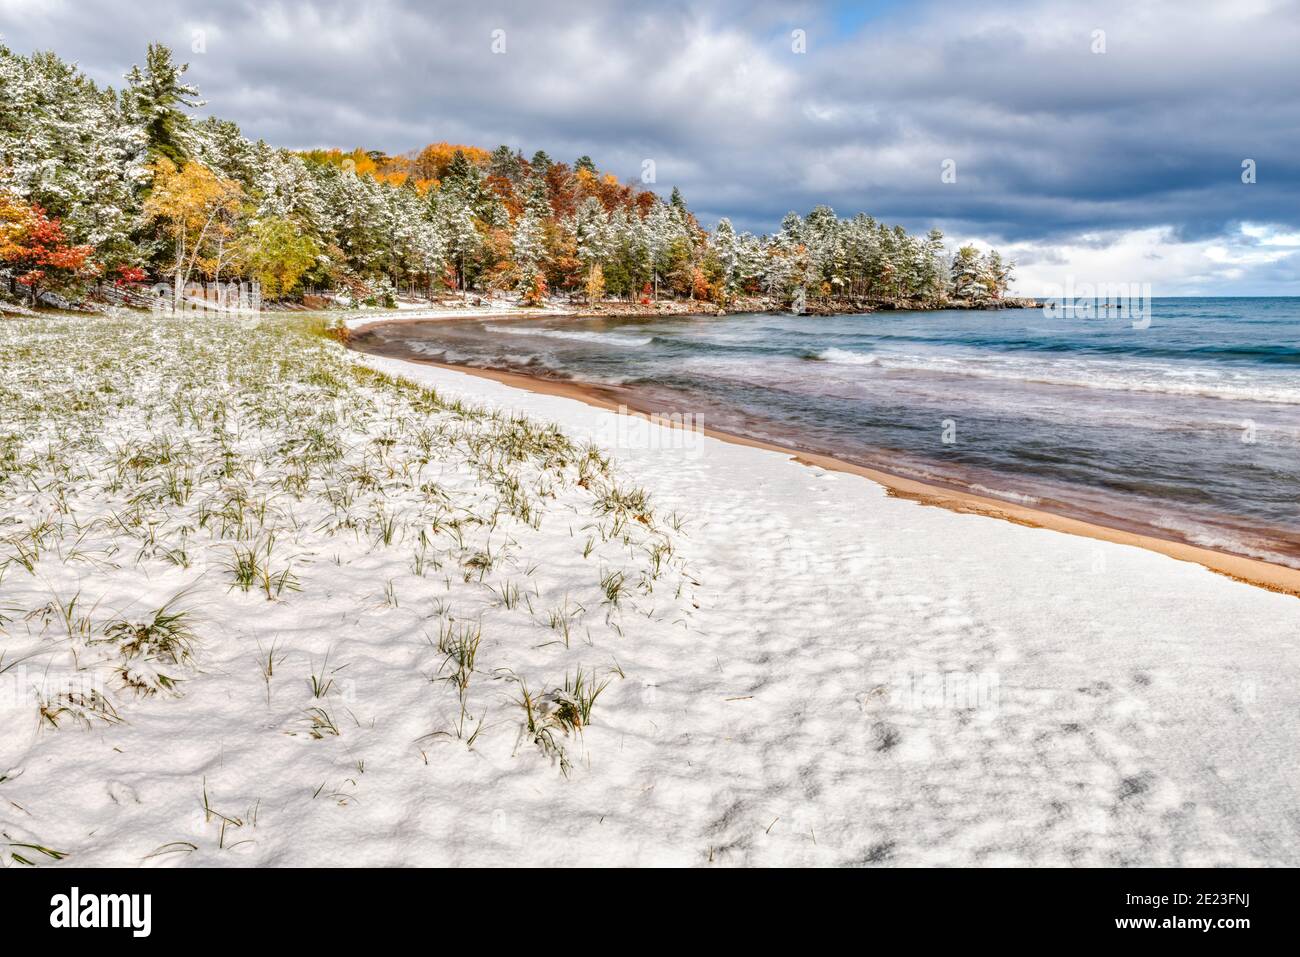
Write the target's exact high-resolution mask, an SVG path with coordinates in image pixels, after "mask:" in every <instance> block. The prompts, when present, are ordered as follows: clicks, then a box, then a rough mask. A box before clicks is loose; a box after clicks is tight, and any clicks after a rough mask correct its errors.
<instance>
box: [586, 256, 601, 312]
mask: <svg viewBox="0 0 1300 957" xmlns="http://www.w3.org/2000/svg"><path fill="white" fill-rule="evenodd" d="M604 298H605V270H604V269H602V268H601V267H600V263H593V264H592V267H591V272H589V273H588V274H587V304H588V305H590V306H594V305H595V304H596V303H597V302H599V301H600V300H601V299H604Z"/></svg>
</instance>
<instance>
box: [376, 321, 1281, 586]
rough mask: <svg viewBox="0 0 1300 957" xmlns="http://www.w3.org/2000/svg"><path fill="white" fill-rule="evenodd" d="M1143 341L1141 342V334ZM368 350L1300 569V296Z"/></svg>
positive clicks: (493, 336)
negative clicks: (582, 386)
mask: <svg viewBox="0 0 1300 957" xmlns="http://www.w3.org/2000/svg"><path fill="white" fill-rule="evenodd" d="M1137 325H1142V324H1141V323H1138V324H1137ZM355 344H356V345H357V347H358V348H360V349H362V350H364V351H371V352H377V353H381V354H385V355H395V356H407V357H410V358H423V359H428V360H432V361H436V362H444V363H450V364H459V365H468V366H477V367H481V368H492V369H501V370H506V371H511V372H519V373H525V374H528V375H533V376H539V377H545V378H553V379H565V380H572V381H576V382H583V383H589V384H591V385H593V386H597V387H599V388H600V389H601V391H602V393H604V394H605V395H606V396H608V397H610V398H612V399H615V400H617V401H624V402H626V404H627V405H628V406H630V407H633V408H639V409H642V410H645V411H652V412H660V413H663V414H674V413H681V414H693V415H696V416H697V417H698V418H699V419H700V420H702V421H703V424H704V425H706V426H707V427H709V428H714V429H719V430H722V431H727V432H732V433H736V434H739V435H744V436H749V437H753V438H758V439H762V440H766V441H770V442H774V443H778V444H781V445H785V446H790V447H794V448H798V449H804V450H808V451H813V452H821V453H825V454H829V455H833V456H836V457H837V458H840V459H843V460H845V461H849V462H854V463H857V464H861V465H866V466H871V467H873V468H877V469H880V470H881V471H885V472H890V473H893V474H895V475H900V476H906V477H909V478H915V479H919V480H922V481H926V482H930V483H933V484H936V485H941V486H944V487H947V488H953V489H959V490H965V491H971V492H975V493H978V494H982V495H986V496H990V497H993V498H1000V499H1004V500H1007V501H1013V502H1017V503H1021V504H1027V505H1032V506H1034V507H1037V508H1042V509H1046V510H1048V511H1052V512H1056V513H1059V514H1063V515H1069V516H1072V517H1076V518H1082V519H1085V520H1088V521H1093V522H1098V523H1100V524H1104V525H1109V526H1112V527H1117V528H1126V529H1130V530H1134V531H1140V532H1144V533H1147V534H1153V535H1157V536H1160V537H1163V538H1167V539H1173V540H1179V541H1187V542H1191V543H1193V544H1198V545H1205V546H1208V547H1211V548H1218V549H1221V550H1224V551H1231V552H1235V553H1238V554H1243V555H1249V556H1252V557H1256V558H1262V559H1265V560H1268V561H1273V562H1278V563H1282V564H1287V565H1292V566H1295V567H1300V299H1297V298H1285V299H1181V298H1180V299H1155V300H1153V301H1152V303H1151V313H1150V325H1149V326H1147V327H1146V328H1135V324H1134V323H1133V322H1130V321H1128V320H1125V319H1118V318H1108V317H1107V316H1106V314H1105V313H1101V314H1100V315H1097V316H1089V315H1086V314H1080V313H1075V312H1072V311H1070V310H1065V311H1063V312H1058V313H1057V314H1052V315H1049V314H1047V313H1046V312H1045V311H1043V310H1006V311H1001V312H965V311H944V312H880V313H874V314H870V315H860V316H837V317H830V318H803V317H797V316H788V315H772V314H762V315H733V316H725V317H688V318H679V317H674V318H659V319H566V318H556V319H545V320H507V319H490V320H477V321H465V322H455V323H447V322H412V323H401V324H393V325H388V326H380V327H376V328H374V329H372V330H371V331H369V332H366V333H364V334H362V335H361V336H359V337H358V338H357V341H356V343H355Z"/></svg>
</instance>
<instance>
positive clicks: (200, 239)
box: [144, 158, 244, 307]
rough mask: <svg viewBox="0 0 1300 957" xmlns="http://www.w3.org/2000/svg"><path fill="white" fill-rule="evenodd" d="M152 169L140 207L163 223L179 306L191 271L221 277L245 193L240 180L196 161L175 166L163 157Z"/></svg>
mask: <svg viewBox="0 0 1300 957" xmlns="http://www.w3.org/2000/svg"><path fill="white" fill-rule="evenodd" d="M153 171H154V178H153V191H152V192H151V193H150V194H149V198H148V199H147V200H145V204H144V211H145V215H146V216H148V217H149V218H150V219H152V220H156V221H159V222H161V223H162V224H163V227H164V229H165V230H166V231H167V233H168V234H169V235H170V236H171V238H172V241H173V243H174V246H173V262H172V275H173V281H174V293H173V295H174V303H175V305H176V306H177V307H179V306H180V304H181V298H182V296H183V295H184V291H185V286H186V284H187V283H189V281H190V277H191V276H192V275H193V274H194V272H195V270H196V269H198V270H199V271H201V272H204V273H208V274H213V273H216V274H217V275H218V277H219V276H220V270H221V267H222V265H223V261H224V257H225V255H226V250H227V249H228V248H229V247H230V246H231V245H232V240H233V239H234V238H235V234H236V228H237V224H238V219H239V216H240V214H241V212H242V209H243V198H244V191H243V187H241V186H240V185H239V183H237V182H235V181H234V180H228V179H222V178H221V177H220V176H218V175H217V174H216V173H214V172H212V170H210V169H208V168H207V167H206V166H204V165H203V164H202V163H199V162H195V161H190V162H188V163H186V164H185V165H184V166H181V167H180V168H177V166H176V164H175V163H173V162H172V161H171V160H169V159H165V158H164V159H160V160H158V162H157V163H155V164H154V167H153Z"/></svg>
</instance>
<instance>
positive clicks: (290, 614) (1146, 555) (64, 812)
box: [0, 319, 1300, 866]
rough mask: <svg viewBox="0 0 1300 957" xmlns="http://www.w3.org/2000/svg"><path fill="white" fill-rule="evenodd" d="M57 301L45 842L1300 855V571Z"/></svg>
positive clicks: (29, 518) (7, 472)
mask: <svg viewBox="0 0 1300 957" xmlns="http://www.w3.org/2000/svg"><path fill="white" fill-rule="evenodd" d="M42 322H43V323H44V327H43V328H42V329H40V330H38V329H36V327H35V323H32V322H28V321H27V320H13V321H11V322H9V323H6V324H3V325H0V330H3V331H4V333H6V335H5V340H6V341H5V346H6V348H7V349H9V348H12V352H11V353H10V354H11V355H13V356H14V357H15V361H14V362H12V363H10V364H9V365H8V366H7V367H6V375H5V377H4V378H3V379H2V380H0V383H2V384H3V386H4V392H3V395H4V399H5V402H6V410H7V411H6V425H7V426H9V428H6V429H5V430H4V431H5V436H6V438H5V446H4V451H5V457H4V459H3V461H4V463H5V468H4V475H3V479H4V481H3V484H0V494H3V505H4V507H3V517H4V521H5V526H4V527H3V528H2V529H0V532H2V533H3V534H2V535H0V538H2V539H3V543H2V544H3V548H4V551H3V557H2V558H0V560H3V561H4V571H3V578H0V616H3V617H0V652H3V653H4V658H3V659H0V669H2V670H3V673H2V674H0V692H2V693H3V694H2V696H0V726H3V728H4V735H3V738H2V740H0V801H2V802H3V803H2V804H0V832H2V833H3V842H4V843H3V844H0V860H3V862H4V863H5V864H11V863H23V862H31V863H38V864H49V865H53V866H58V865H59V864H62V863H64V862H66V863H69V864H76V865H90V866H95V865H109V864H120V865H135V864H144V865H178V864H203V865H223V864H229V865H251V864H264V865H293V864H340V865H348V864H405V865H417V864H534V865H543V866H548V865H562V864H682V865H707V864H710V863H712V864H716V865H744V864H826V865H833V864H878V865H912V864H941V865H959V864H1025V865H1102V864H1123V865H1152V864H1185V865H1193V864H1295V863H1296V862H1297V859H1298V858H1300V854H1298V853H1297V852H1298V847H1297V845H1298V843H1300V842H1298V841H1297V837H1296V834H1297V829H1296V828H1295V822H1294V808H1295V807H1296V806H1297V797H1300V795H1297V781H1298V780H1300V775H1298V774H1297V767H1296V754H1297V751H1298V749H1297V734H1298V733H1300V732H1298V731H1297V728H1296V724H1295V717H1294V716H1295V714H1296V713H1297V710H1298V709H1297V705H1300V700H1298V699H1300V691H1297V688H1300V681H1297V678H1300V674H1297V672H1298V671H1300V649H1297V645H1296V636H1297V633H1298V632H1300V602H1297V600H1296V599H1295V598H1294V597H1291V596H1289V595H1285V594H1278V593H1271V592H1268V591H1266V590H1263V589H1260V588H1256V587H1253V586H1251V585H1248V584H1244V583H1241V582H1237V581H1233V580H1231V579H1229V578H1227V577H1225V576H1223V575H1217V574H1214V573H1212V572H1210V571H1208V570H1207V569H1205V568H1203V567H1200V566H1199V565H1196V564H1194V563H1191V562H1185V561H1177V560H1174V559H1173V558H1170V557H1168V556H1165V555H1161V554H1158V553H1155V552H1152V551H1149V550H1145V549H1139V548H1134V547H1130V546H1127V545H1123V544H1119V543H1113V542H1105V541H1096V540H1092V539H1088V538H1084V537H1079V536H1074V535H1067V534H1063V533H1061V532H1058V531H1053V530H1049V529H1045V528H1034V527H1028V526H1025V525H1019V524H1014V523H1012V522H1005V521H998V520H995V519H991V518H987V517H983V516H980V515H972V514H958V513H954V512H952V511H949V510H944V509H938V508H929V507H924V506H922V505H919V504H917V503H916V502H913V501H907V500H904V499H901V498H898V497H891V496H890V495H888V494H887V493H886V490H885V489H884V488H883V487H882V486H881V485H879V484H876V483H874V482H872V481H870V480H868V479H867V478H865V477H862V476H858V475H854V474H849V473H845V472H839V471H834V470H831V469H827V468H822V467H817V466H810V465H806V464H801V463H799V462H796V461H793V460H792V459H791V457H790V456H789V455H787V454H783V453H781V452H779V451H773V450H768V449H761V448H755V447H751V446H746V445H742V444H737V443H734V442H726V441H722V440H720V439H717V438H713V437H710V436H707V435H702V434H699V433H697V432H694V431H690V430H683V429H680V428H672V427H669V426H667V425H657V424H653V423H649V422H646V421H645V420H644V419H642V418H639V417H634V416H626V415H619V414H618V413H616V412H612V411H609V410H604V409H600V408H596V407H593V406H591V405H589V404H585V403H582V402H579V401H577V400H575V399H573V398H568V397H564V396H555V395H545V394H541V393H538V392H534V391H523V390H520V389H518V388H513V387H511V386H508V385H506V384H503V383H500V382H496V381H492V380H490V379H487V378H484V377H482V376H473V375H469V374H466V373H463V372H459V371H454V370H449V369H444V368H438V367H435V366H431V365H427V364H415V363H408V362H402V361H398V360H393V359H385V358H376V357H359V356H355V355H353V354H349V353H347V352H345V351H344V350H343V348H342V347H341V346H339V345H338V344H335V343H331V342H327V341H324V340H319V339H312V338H300V337H296V336H297V334H296V333H295V334H293V335H289V336H287V337H286V336H285V334H284V333H283V331H282V330H279V329H277V328H276V327H275V325H274V324H275V323H280V324H283V323H284V320H274V321H272V322H271V323H267V324H262V325H257V324H253V323H240V322H230V323H225V322H221V323H218V322H212V323H206V324H202V325H198V326H195V325H190V326H188V327H187V326H185V325H184V324H182V323H174V322H155V321H154V320H153V319H149V320H132V319H118V320H85V319H76V320H57V321H56V320H48V319H47V320H42ZM74 342H76V343H79V344H80V346H81V352H80V353H77V354H73V353H71V352H68V350H69V348H70V346H71V345H72V343H74ZM20 343H21V345H20ZM60 352H62V353H63V354H66V355H68V356H69V358H68V361H67V365H66V368H64V369H61V370H58V371H57V373H55V372H53V371H50V370H48V367H47V368H46V372H44V373H43V374H42V377H41V378H40V379H37V378H36V377H35V376H34V375H33V370H34V369H36V368H38V366H37V365H35V364H37V363H41V362H44V361H47V360H48V359H49V356H50V355H53V354H58V353H60ZM366 367H370V368H372V369H374V370H376V371H378V372H379V373H382V374H383V375H379V376H376V375H374V374H373V373H371V372H369V371H367V368H366ZM404 381H405V382H410V383H415V384H418V385H420V386H428V387H432V388H433V389H434V390H436V391H435V392H434V393H429V392H425V391H421V390H420V389H416V388H412V387H411V386H409V385H404V384H403V382H404ZM107 385H111V386H112V388H106V386H107ZM38 388H39V390H40V391H41V393H42V398H41V400H40V401H37V400H36V399H35V397H34V396H35V393H34V391H33V390H36V389H38ZM477 410H488V411H487V412H481V411H477ZM493 411H495V413H496V414H493ZM516 413H522V414H524V415H526V416H527V418H528V420H529V421H528V423H525V422H523V420H521V419H519V418H516V415H515V414H516ZM548 423H555V424H556V425H558V427H559V431H558V432H552V431H550V430H549V429H548V428H547V424H548ZM588 442H592V443H594V447H591V446H588V445H587V443H588ZM606 460H608V464H606ZM245 589H246V590H245ZM177 613H183V616H182V618H181V619H180V620H179V621H175V620H173V619H174V616H175V615H176V614H177ZM169 616H170V617H169ZM597 689H599V691H598V693H596V692H597ZM593 694H594V695H595V696H594V698H593ZM96 695H99V696H101V697H98V698H97V697H95V696H96Z"/></svg>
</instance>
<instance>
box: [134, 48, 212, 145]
mask: <svg viewBox="0 0 1300 957" xmlns="http://www.w3.org/2000/svg"><path fill="white" fill-rule="evenodd" d="M189 68H190V66H189V64H188V63H182V64H180V65H179V66H177V65H176V63H175V62H174V61H173V60H172V51H171V50H170V49H168V48H167V47H165V46H163V45H162V44H161V43H151V44H149V50H148V52H147V53H146V55H145V65H144V69H143V70H141V69H140V67H139V66H132V67H131V69H130V71H129V72H128V73H127V74H126V82H127V89H126V92H125V105H126V111H127V113H128V114H129V115H130V116H131V117H132V118H133V119H135V121H136V122H137V123H139V124H140V125H141V126H142V127H144V130H145V133H146V135H147V136H148V139H149V150H150V152H151V153H153V154H154V155H155V156H165V157H166V158H167V159H169V160H171V161H172V162H173V163H176V164H177V165H180V164H181V162H182V161H183V160H184V159H185V158H186V157H187V156H188V155H189V153H188V150H187V149H186V146H185V142H184V139H183V135H182V132H183V131H186V130H187V129H188V124H189V118H188V117H187V116H186V115H185V114H184V113H183V112H181V110H180V109H179V108H178V107H181V106H190V107H195V106H203V105H204V102H203V100H201V99H199V91H198V88H197V87H194V86H191V85H190V84H188V83H184V82H182V81H181V77H182V76H184V74H185V71H186V70H188V69H189Z"/></svg>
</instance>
